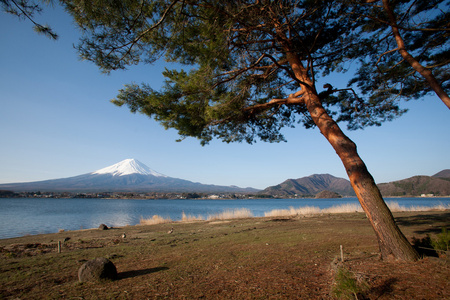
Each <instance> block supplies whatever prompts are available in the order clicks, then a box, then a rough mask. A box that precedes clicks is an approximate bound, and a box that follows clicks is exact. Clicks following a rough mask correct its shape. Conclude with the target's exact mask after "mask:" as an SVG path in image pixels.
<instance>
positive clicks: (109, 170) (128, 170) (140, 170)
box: [92, 159, 167, 177]
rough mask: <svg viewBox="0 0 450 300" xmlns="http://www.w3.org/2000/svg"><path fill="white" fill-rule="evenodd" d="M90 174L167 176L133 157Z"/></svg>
mask: <svg viewBox="0 0 450 300" xmlns="http://www.w3.org/2000/svg"><path fill="white" fill-rule="evenodd" d="M92 174H111V175H113V176H123V175H130V174H141V175H153V176H157V177H167V176H166V175H163V174H160V173H158V172H156V171H153V170H152V169H150V168H149V167H147V166H146V165H144V164H143V163H141V162H139V161H138V160H135V159H125V160H122V161H121V162H119V163H117V164H114V165H112V166H109V167H106V168H103V169H100V170H97V171H95V172H92Z"/></svg>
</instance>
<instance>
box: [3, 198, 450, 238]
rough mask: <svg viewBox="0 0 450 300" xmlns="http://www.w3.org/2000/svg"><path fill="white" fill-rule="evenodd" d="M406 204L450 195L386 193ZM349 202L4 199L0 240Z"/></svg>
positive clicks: (427, 202) (448, 200)
mask: <svg viewBox="0 0 450 300" xmlns="http://www.w3.org/2000/svg"><path fill="white" fill-rule="evenodd" d="M385 200H386V201H387V202H389V201H395V202H397V203H398V204H400V205H402V206H406V207H411V206H435V205H439V204H444V205H450V198H392V199H390V198H386V199H385ZM345 203H358V200H357V199H356V198H344V199H252V200H190V199H188V200H128V199H32V198H0V239H5V238H11V237H18V236H23V235H27V234H39V233H54V232H58V230H59V229H64V230H78V229H86V228H97V227H98V226H99V225H100V224H102V223H104V224H106V225H108V226H114V227H120V226H125V225H135V224H138V223H139V220H140V218H141V217H144V218H149V217H151V216H153V215H160V216H162V217H164V218H169V217H170V218H171V219H172V220H175V221H176V220H180V219H181V215H182V213H183V212H184V213H186V215H195V216H198V215H202V216H203V217H205V218H206V217H208V215H209V214H211V215H213V214H217V213H220V212H222V211H224V210H228V209H235V208H248V209H250V210H251V212H252V213H253V215H254V216H255V217H258V216H264V212H268V211H271V210H273V209H285V208H289V207H295V208H297V207H302V206H315V207H319V208H327V207H331V206H335V205H341V204H345Z"/></svg>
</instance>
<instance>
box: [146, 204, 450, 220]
mask: <svg viewBox="0 0 450 300" xmlns="http://www.w3.org/2000/svg"><path fill="white" fill-rule="evenodd" d="M387 205H388V207H389V209H390V210H391V211H392V212H418V211H445V210H448V209H450V205H444V204H440V205H436V206H431V207H429V206H411V207H406V206H402V205H399V204H398V203H397V202H395V201H389V202H387ZM354 212H363V210H362V208H361V205H359V204H356V203H345V204H341V205H335V206H332V207H328V208H322V209H321V208H319V207H316V206H303V207H297V208H295V207H292V206H291V207H289V209H274V210H271V211H268V212H265V213H264V216H265V217H293V216H312V215H320V214H342V213H354ZM253 217H254V216H253V214H252V212H251V211H250V210H249V209H248V208H237V209H229V210H225V211H223V212H220V213H217V214H210V215H208V217H207V218H205V217H203V216H202V215H197V216H195V215H186V213H185V212H183V213H182V214H181V222H196V221H214V220H231V219H246V218H253ZM171 222H174V221H173V220H172V219H170V218H164V217H161V216H159V215H154V216H153V217H151V218H149V219H144V218H142V217H141V220H140V222H139V224H141V225H156V224H165V223H171Z"/></svg>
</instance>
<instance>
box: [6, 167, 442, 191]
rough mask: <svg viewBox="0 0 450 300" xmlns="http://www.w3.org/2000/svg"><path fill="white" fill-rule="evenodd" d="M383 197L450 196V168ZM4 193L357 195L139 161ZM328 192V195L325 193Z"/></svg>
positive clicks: (333, 181)
mask: <svg viewBox="0 0 450 300" xmlns="http://www.w3.org/2000/svg"><path fill="white" fill-rule="evenodd" d="M378 187H379V189H380V191H381V193H382V195H383V196H420V195H422V194H433V195H436V196H449V195H450V169H446V170H443V171H441V172H439V173H436V174H435V175H433V176H413V177H410V178H407V179H403V180H398V181H393V182H389V183H381V184H378ZM0 190H7V191H8V190H9V191H14V192H36V191H41V192H72V193H75V192H76V193H82V192H100V193H101V192H158V193H184V192H194V193H246V194H259V195H260V196H272V197H278V198H280V197H281V198H283V197H315V196H317V197H321V195H333V194H339V195H341V196H355V192H354V191H353V188H352V186H351V184H350V181H349V180H347V179H344V178H338V177H334V176H332V175H330V174H314V175H311V176H307V177H302V178H298V179H288V180H286V181H284V182H282V183H280V184H278V185H274V186H270V187H268V188H266V189H264V190H262V191H261V190H258V189H254V188H241V187H237V186H220V185H211V184H202V183H198V182H192V181H188V180H184V179H179V178H174V177H169V176H166V175H164V174H161V173H158V172H156V171H154V170H152V169H150V168H149V167H147V166H146V165H145V164H143V163H141V162H139V161H137V160H135V159H125V160H123V161H121V162H119V163H117V164H114V165H111V166H109V167H106V168H103V169H100V170H97V171H94V172H91V173H87V174H83V175H79V176H74V177H68V178H61V179H53V180H44V181H35V182H24V183H9V184H0ZM324 191H326V192H327V193H323V192H324Z"/></svg>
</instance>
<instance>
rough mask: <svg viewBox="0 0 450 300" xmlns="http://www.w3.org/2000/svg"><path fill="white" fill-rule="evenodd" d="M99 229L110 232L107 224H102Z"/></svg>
mask: <svg viewBox="0 0 450 300" xmlns="http://www.w3.org/2000/svg"><path fill="white" fill-rule="evenodd" d="M98 229H100V230H108V229H109V228H108V226H106V225H105V224H100V226H98Z"/></svg>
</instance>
